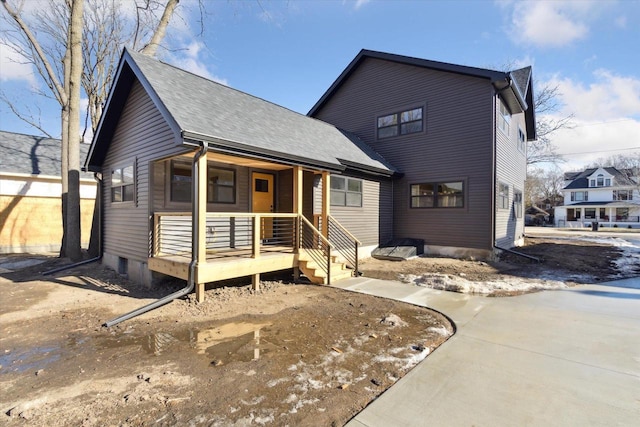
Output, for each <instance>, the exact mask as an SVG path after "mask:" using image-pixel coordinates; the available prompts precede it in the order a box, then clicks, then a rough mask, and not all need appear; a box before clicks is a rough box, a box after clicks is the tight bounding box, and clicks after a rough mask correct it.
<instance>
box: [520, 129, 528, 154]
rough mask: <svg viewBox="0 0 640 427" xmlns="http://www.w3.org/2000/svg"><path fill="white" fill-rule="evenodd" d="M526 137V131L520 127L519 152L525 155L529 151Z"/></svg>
mask: <svg viewBox="0 0 640 427" xmlns="http://www.w3.org/2000/svg"><path fill="white" fill-rule="evenodd" d="M526 139H527V137H526V135H525V134H524V131H523V130H522V129H521V128H520V127H518V150H520V151H522V152H523V153H524V152H526V151H527V143H526Z"/></svg>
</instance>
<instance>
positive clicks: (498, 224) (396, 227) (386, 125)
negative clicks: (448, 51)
mask: <svg viewBox="0 0 640 427" xmlns="http://www.w3.org/2000/svg"><path fill="white" fill-rule="evenodd" d="M532 87H533V82H532V75H531V68H530V67H527V68H523V69H520V70H515V71H511V72H501V71H492V70H487V69H481V68H473V67H466V66H460V65H453V64H446V63H442V62H435V61H428V60H424V59H418V58H410V57H406V56H400V55H393V54H389V53H382V52H374V51H368V50H363V51H361V52H360V53H359V54H358V55H357V56H356V57H355V59H354V60H353V61H352V62H351V63H350V64H349V65H348V66H347V68H346V69H345V70H344V71H343V72H342V74H341V75H340V76H339V77H338V78H337V80H336V81H335V82H334V83H333V84H332V85H331V87H330V88H329V89H328V90H327V92H326V93H325V94H324V95H323V96H322V97H321V98H320V100H319V101H318V102H317V103H316V105H314V106H313V108H312V109H311V111H310V112H309V116H311V117H315V118H317V119H320V120H323V121H325V122H327V123H331V124H333V125H335V126H337V127H339V128H341V129H346V130H348V131H350V132H352V133H353V134H355V135H357V136H358V137H359V138H360V139H361V140H362V141H364V142H366V143H367V145H369V146H370V147H371V148H372V149H373V150H374V151H375V152H377V153H379V154H380V155H381V156H382V157H383V158H385V159H386V160H387V161H388V162H390V163H391V164H392V165H393V166H394V168H396V170H397V171H398V172H399V174H396V177H395V178H393V179H378V180H376V181H377V182H379V183H380V186H381V188H382V189H383V192H382V194H381V199H380V200H381V205H384V207H385V209H384V212H385V213H386V216H385V218H384V221H385V222H384V224H383V226H382V229H384V230H385V231H384V233H381V235H380V237H381V243H384V242H382V240H384V238H390V237H394V238H418V239H423V240H424V242H425V252H426V253H442V254H451V255H459V256H462V255H478V256H481V257H487V256H490V255H491V254H492V253H493V252H494V249H495V246H498V247H504V248H510V247H513V246H516V245H518V244H519V242H520V241H521V239H522V237H523V232H524V218H523V205H522V193H523V191H524V180H525V175H526V146H527V141H531V140H533V139H535V137H536V133H535V115H534V111H533V90H532ZM332 185H333V181H332ZM353 216H354V217H355V216H357V213H356V212H353Z"/></svg>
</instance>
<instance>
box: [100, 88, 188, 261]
mask: <svg viewBox="0 0 640 427" xmlns="http://www.w3.org/2000/svg"><path fill="white" fill-rule="evenodd" d="M184 151H185V149H184V148H183V147H181V146H179V145H177V144H176V140H175V135H174V133H173V132H172V130H171V129H170V127H169V126H168V124H167V123H166V122H165V120H164V118H163V117H162V115H161V114H160V112H159V111H158V110H157V108H156V107H155V105H154V104H153V102H152V100H151V98H150V97H149V96H148V95H147V94H146V92H145V91H144V89H143V88H142V86H141V85H140V84H139V83H138V82H135V83H134V84H133V86H132V88H131V92H130V94H129V98H128V100H127V103H126V105H125V107H124V109H123V111H122V115H121V117H120V120H119V122H118V125H117V128H116V131H115V133H114V136H113V138H112V141H111V144H110V146H109V151H108V154H107V156H106V158H105V162H104V165H103V168H102V172H103V177H104V181H103V186H104V190H105V191H104V198H103V201H104V210H103V212H104V234H103V238H104V250H105V252H107V253H110V254H113V255H117V256H121V257H124V258H129V259H133V260H138V261H145V260H146V259H147V258H148V256H149V253H150V252H149V247H150V206H149V203H150V200H149V192H150V191H151V183H150V182H149V177H150V175H151V174H150V170H149V168H150V165H151V164H152V161H153V159H156V158H161V157H166V156H169V155H173V154H178V153H180V152H184ZM129 164H134V166H135V171H136V194H135V200H136V203H122V204H118V203H112V202H111V171H112V170H113V169H114V168H118V167H123V166H127V165H129Z"/></svg>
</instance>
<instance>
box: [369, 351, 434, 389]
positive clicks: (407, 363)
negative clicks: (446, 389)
mask: <svg viewBox="0 0 640 427" xmlns="http://www.w3.org/2000/svg"><path fill="white" fill-rule="evenodd" d="M395 350H396V349H393V351H394V352H395ZM402 350H405V351H406V350H407V349H406V348H403V349H402ZM429 351H430V350H429V349H428V348H424V349H423V350H421V351H420V352H417V353H416V352H415V351H413V352H411V353H409V355H408V356H406V357H399V356H394V355H392V354H379V355H377V356H376V357H374V358H373V361H374V362H381V363H392V364H393V365H394V366H395V367H396V368H398V369H403V370H405V371H408V370H409V369H411V368H413V367H414V366H415V365H417V364H418V363H420V362H421V361H423V360H424V359H425V358H426V357H427V356H428V355H429ZM394 381H395V380H394Z"/></svg>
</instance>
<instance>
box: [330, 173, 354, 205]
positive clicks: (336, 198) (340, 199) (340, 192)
mask: <svg viewBox="0 0 640 427" xmlns="http://www.w3.org/2000/svg"><path fill="white" fill-rule="evenodd" d="M330 197H331V206H349V207H358V208H359V207H362V181H361V180H359V179H353V178H347V177H344V176H332V177H331V195H330Z"/></svg>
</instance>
